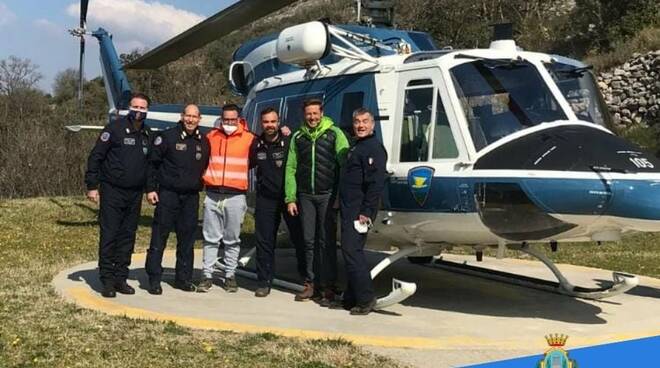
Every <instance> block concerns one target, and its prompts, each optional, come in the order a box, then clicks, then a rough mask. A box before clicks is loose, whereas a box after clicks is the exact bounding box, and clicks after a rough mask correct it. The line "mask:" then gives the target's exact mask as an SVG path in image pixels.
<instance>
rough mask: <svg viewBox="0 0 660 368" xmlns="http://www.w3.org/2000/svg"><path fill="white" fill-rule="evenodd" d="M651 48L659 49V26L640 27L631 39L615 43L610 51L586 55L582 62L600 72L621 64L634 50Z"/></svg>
mask: <svg viewBox="0 0 660 368" xmlns="http://www.w3.org/2000/svg"><path fill="white" fill-rule="evenodd" d="M653 50H660V27H649V28H645V29H642V30H641V31H639V33H637V34H636V35H635V36H634V37H632V38H631V39H628V40H626V41H621V42H617V43H615V44H614V45H613V47H612V51H610V52H606V53H602V54H597V55H590V56H587V57H586V58H585V60H584V62H585V63H587V64H590V65H593V66H594V69H596V70H597V71H599V72H602V71H607V70H609V69H612V68H614V67H616V66H621V65H623V63H625V62H627V61H628V60H629V59H630V58H631V57H632V55H633V54H634V53H636V52H638V53H646V52H648V51H653Z"/></svg>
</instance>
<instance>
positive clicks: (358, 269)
mask: <svg viewBox="0 0 660 368" xmlns="http://www.w3.org/2000/svg"><path fill="white" fill-rule="evenodd" d="M358 212H359V208H357V209H356V208H344V207H343V206H342V208H341V218H342V222H341V250H342V254H343V256H344V263H345V268H346V285H347V286H346V290H345V291H344V303H345V304H359V305H365V304H367V303H369V302H370V301H371V300H373V299H374V297H375V293H374V285H373V282H372V280H371V273H370V269H369V265H368V264H367V258H366V257H365V255H364V245H365V243H366V241H367V234H360V233H358V232H357V230H355V227H354V224H353V221H355V220H357V218H358V214H359V213H358Z"/></svg>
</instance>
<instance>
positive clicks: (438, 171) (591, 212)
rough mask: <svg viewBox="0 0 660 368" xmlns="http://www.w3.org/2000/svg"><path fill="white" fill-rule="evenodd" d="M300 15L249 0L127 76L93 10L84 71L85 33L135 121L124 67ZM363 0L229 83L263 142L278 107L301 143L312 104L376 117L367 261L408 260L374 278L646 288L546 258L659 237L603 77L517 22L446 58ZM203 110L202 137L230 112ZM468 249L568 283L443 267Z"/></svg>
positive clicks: (300, 29)
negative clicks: (547, 46) (375, 201)
mask: <svg viewBox="0 0 660 368" xmlns="http://www.w3.org/2000/svg"><path fill="white" fill-rule="evenodd" d="M294 2H295V0H275V1H268V2H262V1H256V0H243V1H239V2H237V3H235V4H233V5H231V6H229V7H228V8H226V9H224V10H221V11H220V12H218V13H217V14H215V15H213V16H211V17H210V18H208V19H206V20H205V21H203V22H201V23H199V24H197V25H196V26H194V27H192V28H191V29H189V30H187V31H185V32H183V33H182V34H180V35H178V36H175V37H174V38H172V39H171V40H169V41H167V42H165V43H164V44H163V45H161V46H158V47H156V48H155V49H153V50H151V51H149V52H148V53H146V54H145V55H143V56H141V57H140V58H138V59H137V60H135V61H133V62H131V63H129V64H128V65H126V66H122V65H121V63H120V61H119V58H118V57H117V53H116V51H115V49H114V46H113V44H112V39H111V35H110V34H109V33H108V32H107V31H105V30H104V29H102V28H99V29H98V30H96V31H94V32H91V33H88V32H87V31H86V22H85V19H86V11H87V1H82V3H81V23H80V28H78V29H77V30H74V31H72V33H73V34H74V35H75V36H77V37H80V38H81V62H82V59H83V56H82V55H83V52H84V37H85V35H91V36H93V37H95V38H96V39H98V41H99V45H100V49H101V53H100V55H101V65H102V73H103V79H104V82H105V87H106V92H107V97H108V103H109V124H112V123H113V121H115V120H116V119H117V118H118V116H121V115H123V114H125V113H126V112H127V104H128V98H129V97H130V93H131V88H130V83H129V81H128V79H127V77H126V74H125V73H124V68H133V69H154V68H157V67H159V66H161V65H164V64H166V63H168V62H170V61H173V60H175V59H178V58H179V57H181V56H183V55H185V54H187V53H189V52H191V51H193V50H195V49H197V48H199V47H202V46H203V45H205V44H207V43H208V42H211V41H213V40H215V39H218V38H219V37H222V36H223V35H226V34H228V33H229V32H231V31H233V30H234V29H237V28H239V27H240V26H242V25H245V24H249V23H251V22H254V21H256V20H258V19H260V18H261V17H263V16H266V15H268V14H270V13H271V12H274V11H276V10H278V9H280V8H283V7H285V6H287V5H289V4H291V3H294ZM357 3H358V12H357V13H358V20H359V21H360V22H359V23H358V24H350V25H335V24H331V23H329V22H327V21H312V22H307V23H303V24H299V25H295V26H292V27H288V28H285V29H283V30H282V31H281V32H279V33H277V34H272V35H267V36H264V37H261V38H258V39H254V40H250V41H248V42H246V43H244V44H243V45H241V46H240V47H239V48H238V49H237V50H235V51H234V53H233V62H232V63H231V65H230V68H229V75H228V78H229V82H230V85H231V87H232V89H233V91H234V92H235V93H237V94H238V95H240V96H243V97H244V99H245V103H244V106H243V116H244V118H245V119H246V123H247V124H248V126H249V127H250V129H251V130H252V131H253V132H256V133H257V134H258V133H259V132H260V124H259V121H258V119H259V112H260V111H262V110H263V109H265V108H267V107H272V108H274V109H275V110H276V111H278V113H279V115H280V117H281V121H282V123H283V124H284V125H286V126H288V127H289V128H290V129H291V130H295V129H296V128H297V127H298V126H299V125H300V122H302V120H303V116H302V104H303V102H304V100H306V99H309V98H319V99H321V100H322V101H323V104H324V112H325V114H326V115H328V116H330V117H331V118H332V119H333V120H334V121H335V122H337V125H338V126H339V127H340V128H342V129H344V130H345V131H346V132H347V133H348V132H350V129H351V124H352V119H351V114H352V113H353V111H354V110H355V109H357V108H360V107H366V108H368V109H369V110H370V111H373V112H374V114H373V115H374V119H375V122H376V134H377V137H378V139H379V140H380V141H381V143H382V144H383V145H384V147H385V148H386V150H387V152H388V156H389V158H388V162H387V171H388V178H387V182H386V185H385V193H384V195H383V198H382V208H381V210H380V212H379V215H378V218H377V220H376V221H375V222H374V224H375V226H374V229H373V231H372V233H371V235H370V236H369V240H368V243H367V248H368V249H370V250H373V251H379V252H389V251H391V249H396V252H394V253H393V254H391V255H389V256H388V257H387V258H385V259H383V260H382V261H381V262H380V263H378V264H377V265H376V266H375V267H374V268H373V269H372V271H371V276H372V278H375V277H376V276H377V275H378V274H379V273H380V272H381V271H382V270H383V269H385V268H386V267H388V266H389V265H391V264H392V263H394V262H396V261H398V260H400V259H402V258H408V259H409V260H410V261H412V262H414V263H426V264H433V265H434V266H437V267H440V268H444V269H449V270H452V271H456V272H463V273H468V274H474V275H479V276H482V277H489V278H494V279H500V280H502V279H506V280H508V281H512V282H516V283H519V284H523V285H527V286H532V287H538V288H542V289H547V290H551V291H554V292H558V293H561V294H565V295H568V296H572V297H580V298H587V299H601V298H606V297H611V296H614V295H617V294H621V293H624V292H626V291H628V290H630V289H631V288H633V287H635V286H636V285H637V284H638V279H637V277H636V276H634V275H629V274H625V273H619V272H614V273H613V282H612V284H611V285H607V286H604V287H600V288H585V287H579V286H575V285H573V284H571V283H570V281H569V280H567V279H566V277H565V276H564V275H563V274H562V273H561V271H560V270H559V269H558V268H557V267H556V265H555V264H554V263H553V262H552V261H551V260H550V258H548V257H547V256H546V255H545V253H543V252H542V251H541V250H540V249H539V248H538V246H539V245H543V244H549V245H550V248H551V249H552V250H553V251H556V250H557V247H558V244H560V243H566V242H604V241H618V240H620V239H621V236H622V235H623V234H627V233H634V232H655V231H660V160H658V159H657V158H656V157H654V156H653V155H651V154H648V153H646V152H644V151H643V150H642V149H641V148H640V147H638V146H637V145H635V144H632V143H630V142H628V141H626V140H625V139H623V138H620V137H618V136H616V135H614V134H613V133H612V131H610V130H609V129H608V128H607V126H608V122H609V119H610V117H609V113H608V110H607V106H606V105H605V103H604V100H603V98H602V96H601V94H600V91H599V89H598V86H597V84H596V81H595V78H594V76H593V74H592V72H591V71H590V68H589V66H588V65H585V64H583V63H581V62H580V61H578V60H574V59H570V58H566V57H562V56H559V55H549V54H544V53H538V52H530V51H525V50H522V49H521V48H520V47H518V45H516V42H515V40H514V39H513V35H512V30H511V26H510V25H508V26H506V25H505V26H496V27H495V29H494V37H493V41H492V42H491V44H490V46H489V47H488V48H482V49H453V48H451V47H444V48H438V47H436V45H435V42H434V40H433V39H432V38H431V37H430V35H429V34H427V33H424V32H419V31H409V30H400V29H396V28H393V27H392V14H393V9H394V3H395V2H394V1H366V0H365V1H358V2H357ZM83 4H84V5H83ZM365 19H366V22H364V20H365ZM81 69H82V68H81ZM181 107H182V106H181V105H153V106H151V107H150V111H149V116H148V119H147V121H146V124H147V125H148V126H149V127H151V128H152V129H165V128H167V127H171V126H173V125H174V124H176V123H177V121H178V119H179V112H180V110H181ZM201 111H202V114H203V115H204V119H203V120H202V122H201V123H200V126H202V127H204V128H206V129H210V128H212V127H213V124H214V121H215V120H216V119H217V118H218V117H219V116H220V113H221V111H220V109H218V108H215V107H202V108H201ZM80 128H84V127H81V126H75V127H70V129H73V130H76V129H80ZM456 245H461V246H466V247H469V248H472V249H473V250H474V252H475V254H476V257H477V261H481V260H482V258H483V251H484V250H485V249H486V248H495V249H496V251H497V257H498V258H502V257H503V256H504V253H505V251H506V249H513V250H518V251H521V252H524V253H527V254H529V255H531V256H533V257H535V258H537V259H538V260H540V261H541V262H543V264H545V265H546V266H547V267H548V268H549V269H550V270H551V271H552V273H553V274H554V276H555V277H556V278H557V282H553V283H548V282H546V281H542V280H534V279H530V278H526V277H522V278H521V277H516V275H512V274H506V273H502V272H494V271H491V270H486V269H482V268H479V267H474V266H466V265H461V264H452V263H451V262H448V261H444V260H442V259H438V258H437V256H438V255H439V254H441V253H442V252H443V251H445V250H448V249H451V248H452V247H453V246H456ZM252 252H253V251H251V252H248V254H247V255H246V256H244V257H243V258H242V259H241V264H242V265H245V264H247V262H248V261H249V258H250V256H251V255H252ZM243 274H244V275H248V276H249V272H248V271H245V270H244V271H243ZM278 282H279V283H280V284H281V285H283V286H285V287H291V288H294V289H295V288H297V286H296V285H294V284H291V283H288V282H286V281H276V283H275V284H276V285H277V283H278ZM416 288H417V286H416V285H415V284H414V283H410V282H404V281H400V280H396V279H395V280H393V290H392V292H391V293H390V294H389V295H387V296H385V297H383V298H381V299H379V300H378V304H377V306H376V308H385V307H387V306H389V305H392V304H395V303H398V302H401V301H403V300H404V299H406V298H408V297H410V296H411V295H412V294H414V292H415V291H416Z"/></svg>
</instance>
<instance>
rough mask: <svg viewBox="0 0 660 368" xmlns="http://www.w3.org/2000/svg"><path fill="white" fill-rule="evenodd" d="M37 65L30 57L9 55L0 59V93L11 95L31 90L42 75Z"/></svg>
mask: <svg viewBox="0 0 660 368" xmlns="http://www.w3.org/2000/svg"><path fill="white" fill-rule="evenodd" d="M37 69H39V66H38V65H35V64H32V61H30V59H21V58H19V57H17V56H13V55H12V56H10V57H9V58H8V59H3V60H0V94H3V95H7V96H12V95H15V94H17V93H20V92H24V91H28V90H33V89H35V86H36V85H37V82H39V80H41V78H42V75H41V74H40V73H39V72H38V71H37Z"/></svg>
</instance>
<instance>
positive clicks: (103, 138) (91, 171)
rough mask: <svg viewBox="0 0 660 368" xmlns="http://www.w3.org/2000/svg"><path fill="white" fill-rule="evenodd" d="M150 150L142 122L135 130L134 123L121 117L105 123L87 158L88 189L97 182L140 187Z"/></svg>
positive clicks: (123, 186) (95, 186) (146, 131)
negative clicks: (140, 126) (139, 127)
mask: <svg viewBox="0 0 660 368" xmlns="http://www.w3.org/2000/svg"><path fill="white" fill-rule="evenodd" d="M150 150H151V133H150V132H149V128H147V127H146V126H145V125H144V124H142V128H141V129H139V130H135V128H134V127H133V123H131V122H129V121H128V120H127V119H125V118H122V119H119V120H117V121H116V122H113V123H110V124H108V125H106V126H105V128H103V131H102V132H101V135H99V138H98V139H97V140H96V145H95V146H94V149H92V152H91V153H90V154H89V158H88V159H87V171H86V172H85V184H86V185H87V189H88V190H92V189H97V188H98V187H99V184H100V182H104V183H110V184H112V185H114V186H117V187H120V188H125V189H142V188H143V187H144V184H145V181H146V177H147V175H146V173H147V156H148V154H149V151H150Z"/></svg>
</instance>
